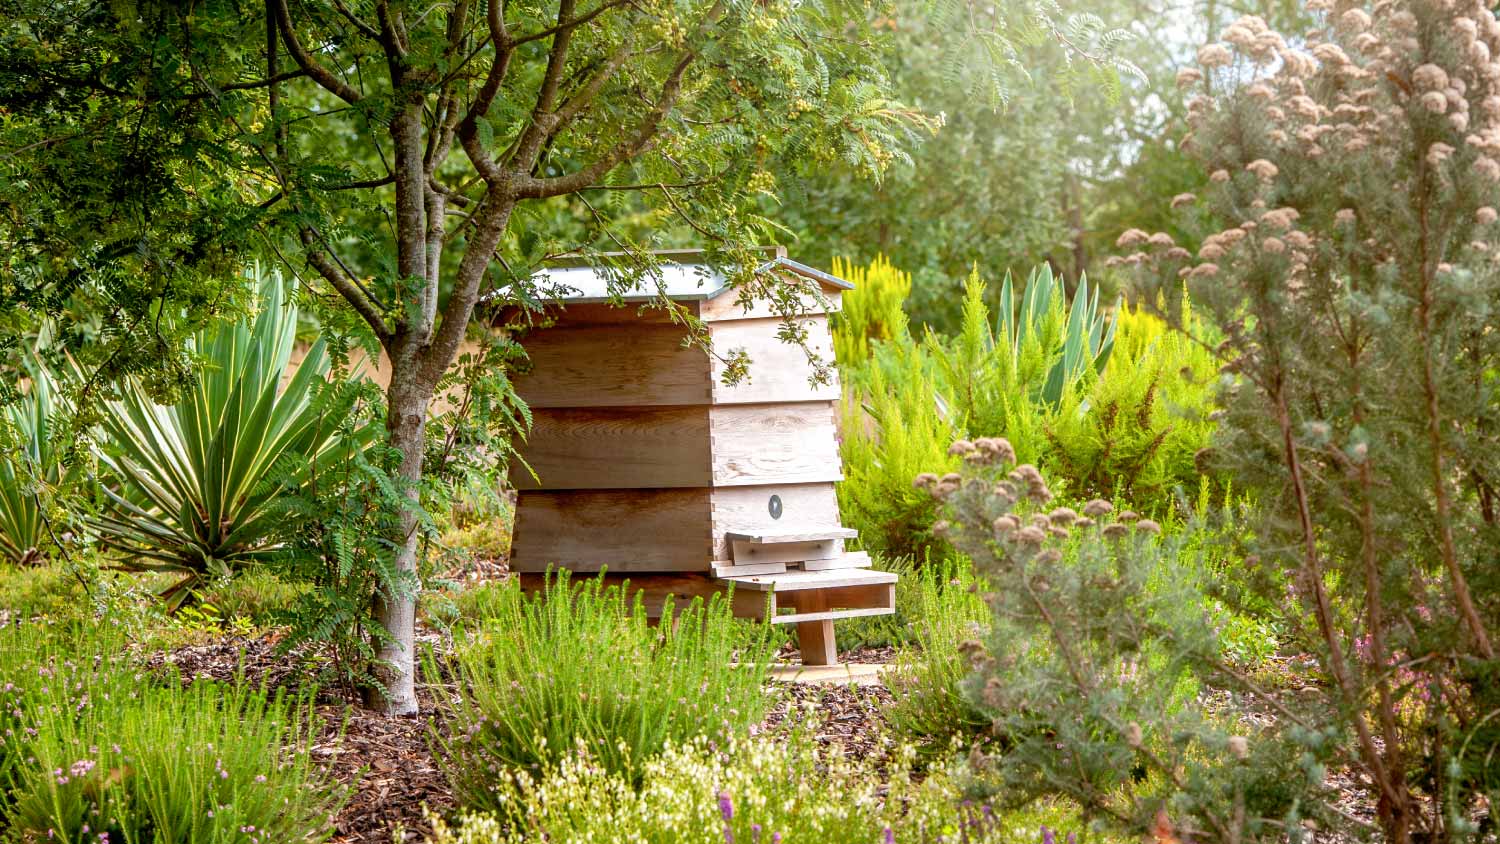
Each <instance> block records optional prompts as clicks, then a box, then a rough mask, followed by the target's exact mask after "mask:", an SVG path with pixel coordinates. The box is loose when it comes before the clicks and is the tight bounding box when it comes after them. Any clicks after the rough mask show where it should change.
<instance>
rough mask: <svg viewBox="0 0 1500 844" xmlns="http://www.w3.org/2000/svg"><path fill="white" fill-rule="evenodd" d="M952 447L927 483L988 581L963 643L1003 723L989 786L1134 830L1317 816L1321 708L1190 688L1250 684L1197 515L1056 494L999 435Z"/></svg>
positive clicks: (1264, 831)
mask: <svg viewBox="0 0 1500 844" xmlns="http://www.w3.org/2000/svg"><path fill="white" fill-rule="evenodd" d="M956 450H958V451H960V452H962V453H964V454H965V458H966V459H965V461H964V467H965V468H964V471H963V472H962V473H961V476H960V477H956V478H945V479H942V480H937V479H933V478H927V479H924V481H923V485H924V487H926V488H928V489H929V490H931V491H932V493H933V495H934V497H935V498H937V499H939V500H941V501H943V502H944V510H945V515H947V516H949V517H950V518H949V520H948V521H946V522H944V528H943V532H944V533H945V535H947V536H948V537H949V538H950V540H951V541H952V542H953V543H954V545H955V546H956V547H958V548H959V549H960V550H962V551H963V552H965V553H967V554H968V555H970V557H971V558H972V559H973V560H974V564H975V567H976V569H977V570H978V571H979V572H980V574H982V575H983V576H984V577H985V578H986V580H987V581H988V587H989V590H988V593H987V594H988V596H989V609H990V625H989V631H988V633H987V635H986V637H985V639H984V641H983V642H978V641H976V642H973V643H970V644H969V645H968V646H967V647H966V650H968V652H969V657H970V659H971V660H972V664H973V665H974V666H975V667H976V668H977V669H978V670H977V671H976V672H975V673H974V674H972V675H971V676H970V677H969V678H968V679H967V680H966V681H965V686H964V688H965V691H966V692H967V694H968V696H969V699H970V700H971V701H972V702H973V705H974V706H975V707H977V708H978V709H979V711H981V712H983V713H984V714H985V716H987V717H988V718H989V719H990V728H991V729H992V730H993V731H994V733H995V735H996V736H997V737H999V738H1000V740H1001V742H1000V747H1001V752H999V753H997V754H996V755H994V756H993V757H988V758H983V759H981V760H980V767H983V768H985V769H988V771H989V776H988V780H987V781H988V783H989V784H990V785H991V787H993V788H994V790H995V793H996V795H997V799H1002V800H1004V801H1005V802H1007V803H1012V802H1014V803H1025V802H1029V801H1031V800H1034V799H1036V798H1038V797H1043V796H1048V795H1052V796H1062V797H1065V798H1067V799H1069V800H1071V801H1075V802H1077V803H1078V804H1079V805H1080V806H1082V807H1083V809H1084V810H1085V811H1086V812H1087V813H1088V814H1089V815H1091V816H1093V817H1098V818H1101V819H1104V820H1105V821H1107V823H1108V824H1109V825H1110V826H1111V827H1113V828H1115V829H1118V830H1119V831H1121V832H1124V833H1130V834H1135V835H1140V834H1149V833H1150V832H1151V831H1152V830H1154V829H1157V828H1159V823H1160V822H1159V817H1158V812H1160V811H1166V813H1167V814H1168V815H1169V816H1170V817H1171V818H1173V819H1175V822H1176V823H1181V822H1182V821H1183V820H1184V819H1187V823H1188V824H1190V825H1189V826H1186V827H1183V826H1176V827H1174V826H1170V825H1169V826H1168V827H1167V831H1168V832H1172V831H1173V830H1174V829H1178V830H1180V829H1193V830H1202V831H1204V833H1205V835H1204V836H1203V838H1204V840H1213V841H1234V840H1241V841H1252V840H1265V841H1281V840H1284V836H1285V832H1286V830H1287V829H1288V828H1296V827H1297V826H1298V825H1299V824H1300V823H1301V822H1302V820H1303V819H1305V818H1313V819H1316V821H1317V822H1319V823H1326V822H1328V820H1329V819H1330V818H1331V817H1332V815H1331V814H1330V812H1329V809H1328V803H1327V802H1326V801H1327V799H1328V798H1330V797H1335V796H1336V795H1335V794H1334V793H1333V792H1332V791H1331V790H1330V789H1327V788H1326V786H1325V785H1324V784H1323V766H1324V765H1325V764H1327V763H1328V762H1329V760H1330V758H1331V754H1332V753H1333V750H1334V749H1333V747H1332V746H1331V745H1330V744H1328V742H1327V739H1328V736H1327V734H1326V733H1324V732H1323V731H1322V730H1321V728H1320V727H1318V726H1315V725H1316V724H1318V723H1320V722H1316V721H1314V722H1309V721H1305V720H1303V719H1302V718H1301V717H1300V716H1299V715H1298V714H1296V713H1292V712H1291V711H1290V710H1281V711H1282V713H1283V714H1284V715H1287V717H1288V718H1290V719H1291V725H1289V726H1288V727H1287V728H1286V731H1285V732H1280V731H1277V730H1275V729H1266V728H1264V726H1263V722H1259V721H1251V720H1248V719H1246V720H1243V721H1241V720H1239V719H1236V718H1233V717H1223V716H1221V715H1219V714H1218V713H1216V712H1215V711H1214V710H1213V709H1211V708H1208V707H1204V706H1203V705H1202V703H1201V701H1200V699H1199V693H1200V692H1201V690H1202V689H1203V687H1204V685H1205V684H1207V683H1208V682H1213V683H1214V684H1216V685H1218V686H1219V687H1221V688H1222V687H1228V688H1234V689H1236V690H1237V691H1239V692H1246V691H1248V690H1247V689H1246V687H1245V686H1246V683H1245V682H1244V680H1243V678H1242V676H1241V675H1240V674H1239V673H1238V672H1237V671H1236V669H1234V668H1233V667H1231V666H1228V665H1226V664H1225V660H1224V659H1223V654H1224V646H1223V644H1222V642H1221V641H1220V635H1219V631H1218V630H1217V629H1216V628H1215V625H1214V623H1213V620H1212V619H1211V618H1210V614H1209V612H1206V611H1205V608H1207V607H1211V606H1212V601H1211V600H1210V599H1209V597H1208V596H1207V595H1206V594H1205V593H1204V591H1203V589H1202V588H1201V587H1202V585H1203V578H1202V577H1201V575H1202V573H1203V572H1205V571H1207V570H1208V569H1209V565H1208V564H1206V563H1204V562H1200V561H1195V560H1192V559H1189V557H1190V555H1191V554H1193V553H1194V551H1193V547H1192V546H1193V544H1194V543H1199V542H1201V541H1202V540H1201V537H1202V536H1203V533H1202V532H1200V531H1199V530H1197V529H1196V528H1190V529H1187V530H1183V531H1179V532H1177V533H1175V534H1173V535H1164V533H1163V530H1162V527H1161V525H1159V524H1158V523H1157V522H1155V521H1152V520H1149V519H1143V518H1140V517H1139V516H1137V515H1135V514H1133V513H1126V512H1123V511H1122V512H1120V513H1118V515H1115V514H1114V508H1113V507H1112V506H1111V505H1110V504H1109V503H1108V502H1106V501H1103V500H1093V501H1090V502H1088V504H1086V505H1085V506H1084V507H1083V508H1082V512H1081V513H1079V512H1075V511H1073V510H1071V509H1068V508H1059V507H1055V506H1054V503H1053V502H1052V500H1051V491H1050V490H1049V489H1048V487H1047V484H1046V482H1045V481H1044V480H1043V478H1042V476H1041V475H1040V473H1038V471H1037V470H1036V468H1035V467H1034V466H1030V465H1022V466H1016V467H1014V468H1012V466H1013V465H1014V464H1013V461H1012V460H1011V459H1010V454H1011V452H1010V448H1009V445H1008V444H1007V443H1005V442H1004V441H1003V440H979V441H976V442H975V443H972V444H968V443H965V444H960V445H958V446H957V447H956ZM1194 837H1195V838H1196V837H1197V835H1196V834H1195V836H1194Z"/></svg>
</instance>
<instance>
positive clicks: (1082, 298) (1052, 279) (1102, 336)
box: [995, 264, 1116, 406]
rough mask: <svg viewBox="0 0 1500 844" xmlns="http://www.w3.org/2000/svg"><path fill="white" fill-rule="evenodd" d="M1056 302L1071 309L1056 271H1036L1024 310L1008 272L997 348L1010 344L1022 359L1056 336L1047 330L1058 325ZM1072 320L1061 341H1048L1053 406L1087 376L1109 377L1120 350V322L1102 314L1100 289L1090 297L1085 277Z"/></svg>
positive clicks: (1047, 394)
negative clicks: (1034, 344)
mask: <svg viewBox="0 0 1500 844" xmlns="http://www.w3.org/2000/svg"><path fill="white" fill-rule="evenodd" d="M1054 300H1056V301H1057V302H1058V303H1060V304H1063V305H1066V302H1067V291H1066V290H1064V288H1063V283H1062V279H1061V278H1058V277H1057V276H1055V275H1054V274H1053V273H1052V267H1050V266H1048V265H1047V264H1043V265H1041V266H1040V267H1035V268H1033V269H1032V270H1031V274H1030V275H1029V276H1027V278H1026V290H1025V292H1024V293H1022V294H1021V302H1020V307H1017V306H1016V298H1015V289H1014V285H1013V284H1012V283H1011V277H1010V273H1009V272H1008V271H1007V272H1006V274H1005V283H1004V284H1002V285H1001V286H1000V316H999V318H998V319H997V320H996V326H995V333H996V337H995V342H996V343H1008V344H1010V346H1011V354H1012V356H1013V357H1016V358H1019V357H1020V356H1021V354H1022V349H1023V347H1024V346H1025V344H1026V343H1027V342H1028V341H1030V340H1034V339H1038V338H1040V337H1042V336H1043V335H1045V334H1051V333H1052V332H1048V331H1047V328H1048V323H1049V321H1054V319H1055V318H1054V315H1053V313H1052V303H1053V301H1054ZM1067 315H1068V316H1067V322H1066V323H1065V324H1064V325H1063V329H1062V334H1061V336H1057V337H1051V336H1048V337H1046V339H1045V340H1044V343H1045V345H1047V346H1050V347H1051V350H1052V352H1053V354H1054V355H1055V358H1056V359H1055V361H1054V363H1053V365H1052V368H1051V369H1050V370H1049V371H1048V373H1047V380H1046V381H1045V382H1043V384H1042V390H1041V395H1040V398H1041V399H1042V400H1043V401H1045V402H1047V403H1048V404H1050V405H1053V406H1056V405H1057V403H1058V402H1059V401H1061V400H1062V397H1063V391H1064V389H1066V388H1067V387H1068V386H1069V385H1071V384H1072V383H1074V382H1075V381H1077V380H1079V378H1081V377H1082V376H1083V375H1084V374H1085V373H1086V372H1088V371H1090V370H1092V371H1093V372H1094V373H1096V374H1097V373H1099V372H1103V371H1104V365H1105V364H1106V363H1108V362H1109V353H1110V352H1111V351H1112V350H1113V349H1114V345H1115V325H1116V324H1115V320H1114V319H1113V318H1110V319H1108V320H1106V319H1105V317H1104V315H1103V314H1101V313H1099V290H1098V288H1095V289H1094V290H1093V294H1092V295H1090V292H1089V279H1088V276H1087V275H1081V276H1079V278H1078V291H1077V292H1076V293H1074V294H1073V304H1072V306H1071V307H1069V308H1068V309H1067ZM1106 322H1107V325H1106Z"/></svg>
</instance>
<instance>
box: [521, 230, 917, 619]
mask: <svg viewBox="0 0 1500 844" xmlns="http://www.w3.org/2000/svg"><path fill="white" fill-rule="evenodd" d="M661 257H662V258H663V260H664V263H662V265H661V266H660V268H659V270H658V271H657V274H656V275H655V276H654V277H652V278H649V279H646V280H644V281H642V282H639V283H638V284H637V285H636V286H635V287H632V288H631V289H629V290H626V291H625V292H624V294H623V295H622V296H620V297H618V298H617V299H616V300H614V301H612V300H611V298H610V297H609V296H608V290H607V276H606V274H605V273H603V272H601V271H598V270H595V269H593V268H590V267H588V266H560V267H556V268H552V269H549V270H548V271H546V274H547V279H546V281H547V283H549V284H550V285H553V286H555V287H556V288H558V289H557V290H556V293H557V298H558V300H559V307H556V308H554V309H552V310H551V311H550V312H549V314H548V317H549V319H551V320H552V324H551V325H550V326H548V327H543V328H537V329H535V330H532V331H529V332H528V333H526V335H525V336H524V337H522V340H521V342H522V345H523V346H524V348H525V349H526V353H527V355H528V356H529V358H530V361H531V369H530V371H529V372H527V373H525V374H523V375H519V376H517V377H516V379H515V388H516V391H517V393H518V394H519V395H520V396H521V397H522V398H523V399H524V400H525V401H526V402H527V404H529V405H530V407H531V409H532V413H533V420H534V421H533V426H532V430H531V433H530V435H529V437H528V438H527V440H526V442H525V443H524V444H523V445H522V447H521V448H520V453H521V456H522V458H523V459H524V461H525V464H526V465H525V466H522V465H520V464H519V463H518V464H517V465H516V466H514V467H513V469H512V471H511V482H512V484H513V485H514V486H515V487H516V489H517V490H519V497H518V501H517V508H516V527H515V537H514V540H513V544H512V557H511V567H512V569H513V570H515V571H518V572H523V573H528V572H529V573H536V572H544V571H546V570H547V569H548V568H550V567H561V568H565V569H568V570H570V571H574V572H595V571H600V570H601V569H608V570H609V571H610V572H611V573H615V574H622V573H623V574H626V575H628V576H631V577H632V580H639V579H640V578H639V576H640V575H644V574H668V573H671V574H695V573H697V574H703V575H705V576H709V577H713V578H722V579H730V580H734V581H736V582H739V583H740V584H741V585H742V586H743V587H744V588H746V589H747V590H756V589H765V590H771V591H782V592H784V593H786V594H785V595H783V597H782V599H781V600H780V601H779V603H780V604H782V607H783V610H790V614H789V615H788V616H787V620H788V621H790V620H794V617H795V616H798V615H808V614H810V613H811V614H817V615H818V616H819V618H817V619H814V620H823V618H824V616H827V617H829V618H831V617H838V615H837V613H838V612H839V609H840V608H838V607H829V606H825V604H826V602H825V601H823V600H822V599H824V598H826V597H828V596H829V595H830V594H836V595H837V596H839V597H841V598H844V599H850V598H853V597H859V598H861V600H863V601H864V605H863V606H854V607H843V608H842V609H844V610H846V611H850V612H847V613H846V614H870V613H871V612H877V611H884V612H889V611H890V610H889V609H886V608H885V607H887V606H888V605H889V604H890V600H889V598H890V595H889V593H890V592H891V591H892V588H891V587H890V584H891V583H893V582H894V579H895V577H894V575H891V574H888V573H885V572H875V571H871V570H869V569H868V565H869V558H868V556H867V555H865V554H863V553H859V552H850V551H846V550H845V548H844V541H845V540H846V539H850V538H852V537H854V536H855V532H854V531H852V530H848V529H846V528H844V527H843V526H842V525H841V524H840V521H839V510H838V498H837V496H836V494H835V490H834V483H835V482H836V481H839V480H841V479H842V473H841V469H840V464H839V456H838V432H837V428H836V424H835V406H836V403H837V400H838V397H839V388H838V383H837V377H836V370H834V369H833V345H832V338H831V335H830V333H829V327H828V315H829V314H830V313H833V312H836V311H837V310H838V308H839V297H840V295H841V294H842V293H843V291H845V290H847V289H849V288H850V287H851V285H850V284H848V283H847V282H845V281H842V280H840V279H837V278H834V277H833V276H830V275H828V274H826V273H823V272H820V271H818V270H815V269H812V268H810V267H807V266H804V265H802V264H799V263H797V262H795V261H792V260H789V259H788V258H787V257H786V256H785V254H784V253H782V252H780V251H775V252H768V253H767V254H766V257H765V261H764V262H763V263H762V264H761V265H759V266H758V267H757V268H756V272H757V273H760V274H762V275H761V279H762V280H764V281H767V282H770V283H774V284H785V285H789V286H790V287H791V288H792V292H793V293H795V296H796V300H797V301H798V303H799V307H798V312H797V316H796V317H795V322H796V324H797V325H799V326H800V327H801V328H802V329H803V330H804V331H805V336H806V342H807V346H808V348H809V349H811V351H812V352H813V353H814V354H815V355H816V356H817V357H818V358H819V359H820V360H821V361H822V362H823V363H824V364H825V365H826V366H827V367H828V371H829V372H830V373H832V374H833V375H834V377H833V379H832V380H830V381H829V382H827V383H814V380H813V379H812V375H813V373H814V371H815V370H814V365H813V363H812V361H811V360H809V357H808V354H807V350H804V349H803V348H802V347H801V346H799V345H797V344H795V343H788V342H784V341H783V340H782V339H781V334H782V333H783V331H784V327H785V326H784V321H783V318H782V317H781V316H780V315H778V314H777V313H775V312H774V311H773V309H772V307H771V306H770V305H769V304H768V303H765V302H745V301H743V299H742V297H741V295H740V294H739V292H738V291H737V290H735V289H734V288H732V287H731V286H730V285H729V283H728V281H727V279H726V277H725V275H724V274H723V273H720V272H717V271H716V270H715V269H713V268H712V267H710V266H708V265H707V264H706V263H704V262H703V257H702V255H701V253H670V254H663V255H662V256H661ZM661 293H665V296H666V298H667V299H668V300H669V301H670V302H671V306H672V307H671V309H669V308H666V307H663V306H661V298H660V295H659V294H661ZM620 299H622V300H623V302H624V305H623V306H621V304H619V301H618V300H620ZM674 310H675V311H676V313H674ZM684 315H691V316H693V317H696V318H697V319H699V320H701V321H702V322H703V323H704V325H705V327H706V329H707V332H708V337H709V340H710V344H711V348H712V350H713V354H708V353H705V351H704V350H703V349H702V348H701V347H700V346H697V345H692V344H688V343H685V342H684V341H685V338H686V337H687V336H688V329H687V327H686V326H685V324H684V321H683V319H682V317H683V316H684ZM740 352H744V353H745V354H747V355H748V356H749V358H750V361H751V363H750V367H749V377H747V378H745V379H743V380H742V381H740V382H738V383H736V384H733V385H727V384H725V383H724V379H723V377H722V376H723V374H724V369H725V366H726V359H728V358H730V357H732V356H733V355H735V354H738V353H740ZM814 573H822V574H820V575H819V576H817V577H814V576H812V575H813V574H814ZM787 574H790V575H795V576H794V577H790V578H787V577H785V576H783V575H787ZM835 576H837V577H836V578H835ZM778 581H779V582H780V585H778ZM678 582H679V583H680V582H681V581H680V579H679V581H678ZM865 587H871V588H872V589H873V591H870V593H869V594H868V595H864V594H861V595H855V593H854V592H850V590H851V589H854V590H855V592H858V590H859V589H862V588H865ZM825 588H826V589H828V590H843V591H841V592H837V593H833V592H828V593H825V591H824V590H825ZM793 593H806V594H797V595H793ZM876 593H878V594H876ZM794 598H795V600H794ZM846 602H847V600H846ZM736 603H739V602H738V601H737V602H736ZM772 603H773V605H774V604H775V603H777V602H776V601H773V602H772ZM856 603H857V602H856ZM854 610H864V612H852V611H854ZM777 620H781V619H777ZM831 638H832V637H831V634H830V636H829V641H830V646H831Z"/></svg>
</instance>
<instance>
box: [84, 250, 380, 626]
mask: <svg viewBox="0 0 1500 844" xmlns="http://www.w3.org/2000/svg"><path fill="white" fill-rule="evenodd" d="M259 281H260V289H261V308H260V312H259V314H258V315H256V316H255V317H254V318H253V319H246V320H243V321H241V322H239V323H235V324H230V325H223V326H221V327H219V328H217V329H216V330H210V331H205V332H202V333H200V334H199V335H197V336H196V337H194V338H193V349H192V350H193V351H194V352H195V353H196V354H197V355H198V356H199V357H200V358H202V359H204V360H205V361H206V362H207V367H206V368H205V370H204V371H203V372H202V373H201V375H200V376H199V377H198V379H197V382H196V383H195V384H194V385H193V386H192V387H190V388H189V389H187V390H186V391H185V392H184V393H183V395H182V396H181V398H180V399H179V400H178V402H177V403H176V404H174V405H168V406H164V405H159V404H156V403H155V402H154V401H152V399H151V397H150V396H149V395H148V394H147V392H146V389H145V387H144V386H143V385H142V384H140V383H139V382H135V381H131V382H129V383H127V384H125V385H124V386H123V387H122V389H121V395H120V398H119V400H117V401H111V402H110V403H109V405H108V412H106V413H105V414H104V422H103V428H104V433H105V434H106V436H107V439H108V443H107V445H106V447H105V448H104V449H103V453H102V454H101V455H100V460H101V462H102V463H103V464H104V465H105V466H106V467H107V468H108V469H109V470H110V472H111V473H112V474H113V476H114V478H115V479H116V480H117V481H118V489H108V490H107V491H106V494H107V495H108V497H109V499H110V504H111V507H110V508H109V511H108V512H107V513H106V514H105V515H104V516H103V517H102V518H100V519H99V521H98V525H97V526H98V528H99V531H100V533H101V535H102V536H103V537H104V539H105V541H106V543H107V544H109V545H111V546H113V547H114V548H115V549H117V550H118V551H120V552H121V553H122V557H123V560H122V562H121V567H122V568H125V569H128V570H137V571H168V572H177V573H180V574H182V575H183V577H182V578H181V579H179V580H177V581H176V582H174V583H173V584H172V585H171V586H170V587H168V588H167V590H166V591H165V592H164V593H163V597H165V598H167V599H168V601H169V604H171V605H173V606H175V605H177V604H179V603H180V602H181V601H182V600H183V599H184V598H185V597H187V596H188V594H190V590H191V589H192V588H193V587H195V586H197V585H198V584H200V583H201V582H202V581H203V579H204V578H208V577H221V576H225V575H228V574H230V573H231V572H234V571H235V570H238V569H241V568H243V567H245V566H248V565H253V564H255V563H257V562H262V561H264V560H266V559H268V558H269V557H270V555H271V554H273V553H275V548H274V547H272V540H271V537H272V535H273V533H274V527H275V521H276V518H277V515H278V513H277V510H276V508H275V506H274V504H275V500H276V496H277V495H278V493H279V492H280V491H281V490H283V489H284V488H285V486H286V485H296V484H299V483H302V482H304V481H305V480H306V479H307V478H308V477H309V476H310V475H311V473H313V472H314V471H316V470H318V469H320V468H322V467H326V466H330V465H333V464H335V463H336V462H337V461H340V460H343V459H345V458H346V457H347V456H348V454H349V451H350V449H352V448H356V447H358V446H359V444H360V443H358V442H354V441H351V439H349V438H345V437H341V436H340V434H339V422H340V421H341V419H342V416H343V414H344V413H345V412H346V411H347V405H346V404H344V403H343V401H342V400H341V399H339V398H338V396H340V395H347V392H348V391H337V390H333V391H323V392H321V393H320V392H319V390H318V389H317V388H318V386H319V385H320V384H322V383H324V382H325V380H326V379H327V376H328V371H329V368H330V364H329V358H328V354H327V349H326V347H325V345H324V343H323V341H322V340H318V341H316V342H314V343H313V344H312V346H311V348H310V349H309V350H308V352H307V355H306V357H304V358H303V359H302V361H301V363H300V364H299V365H298V366H297V367H296V371H295V373H293V374H292V375H291V376H290V378H286V379H284V375H285V374H286V372H287V367H288V365H289V363H290V361H291V357H292V351H293V348H294V346H295V345H296V330H297V309H296V308H295V307H294V306H293V305H292V304H290V303H289V302H287V301H286V300H285V299H286V297H285V295H284V293H283V290H282V282H281V278H280V276H279V274H275V273H271V274H266V275H262V276H260V279H259ZM283 380H285V384H284V385H283V383H282V382H283Z"/></svg>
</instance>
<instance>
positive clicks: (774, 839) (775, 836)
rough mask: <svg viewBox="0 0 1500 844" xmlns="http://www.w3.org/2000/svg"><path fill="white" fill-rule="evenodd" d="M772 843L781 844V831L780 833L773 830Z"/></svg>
mask: <svg viewBox="0 0 1500 844" xmlns="http://www.w3.org/2000/svg"><path fill="white" fill-rule="evenodd" d="M771 844H781V833H779V832H773V833H771Z"/></svg>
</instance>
